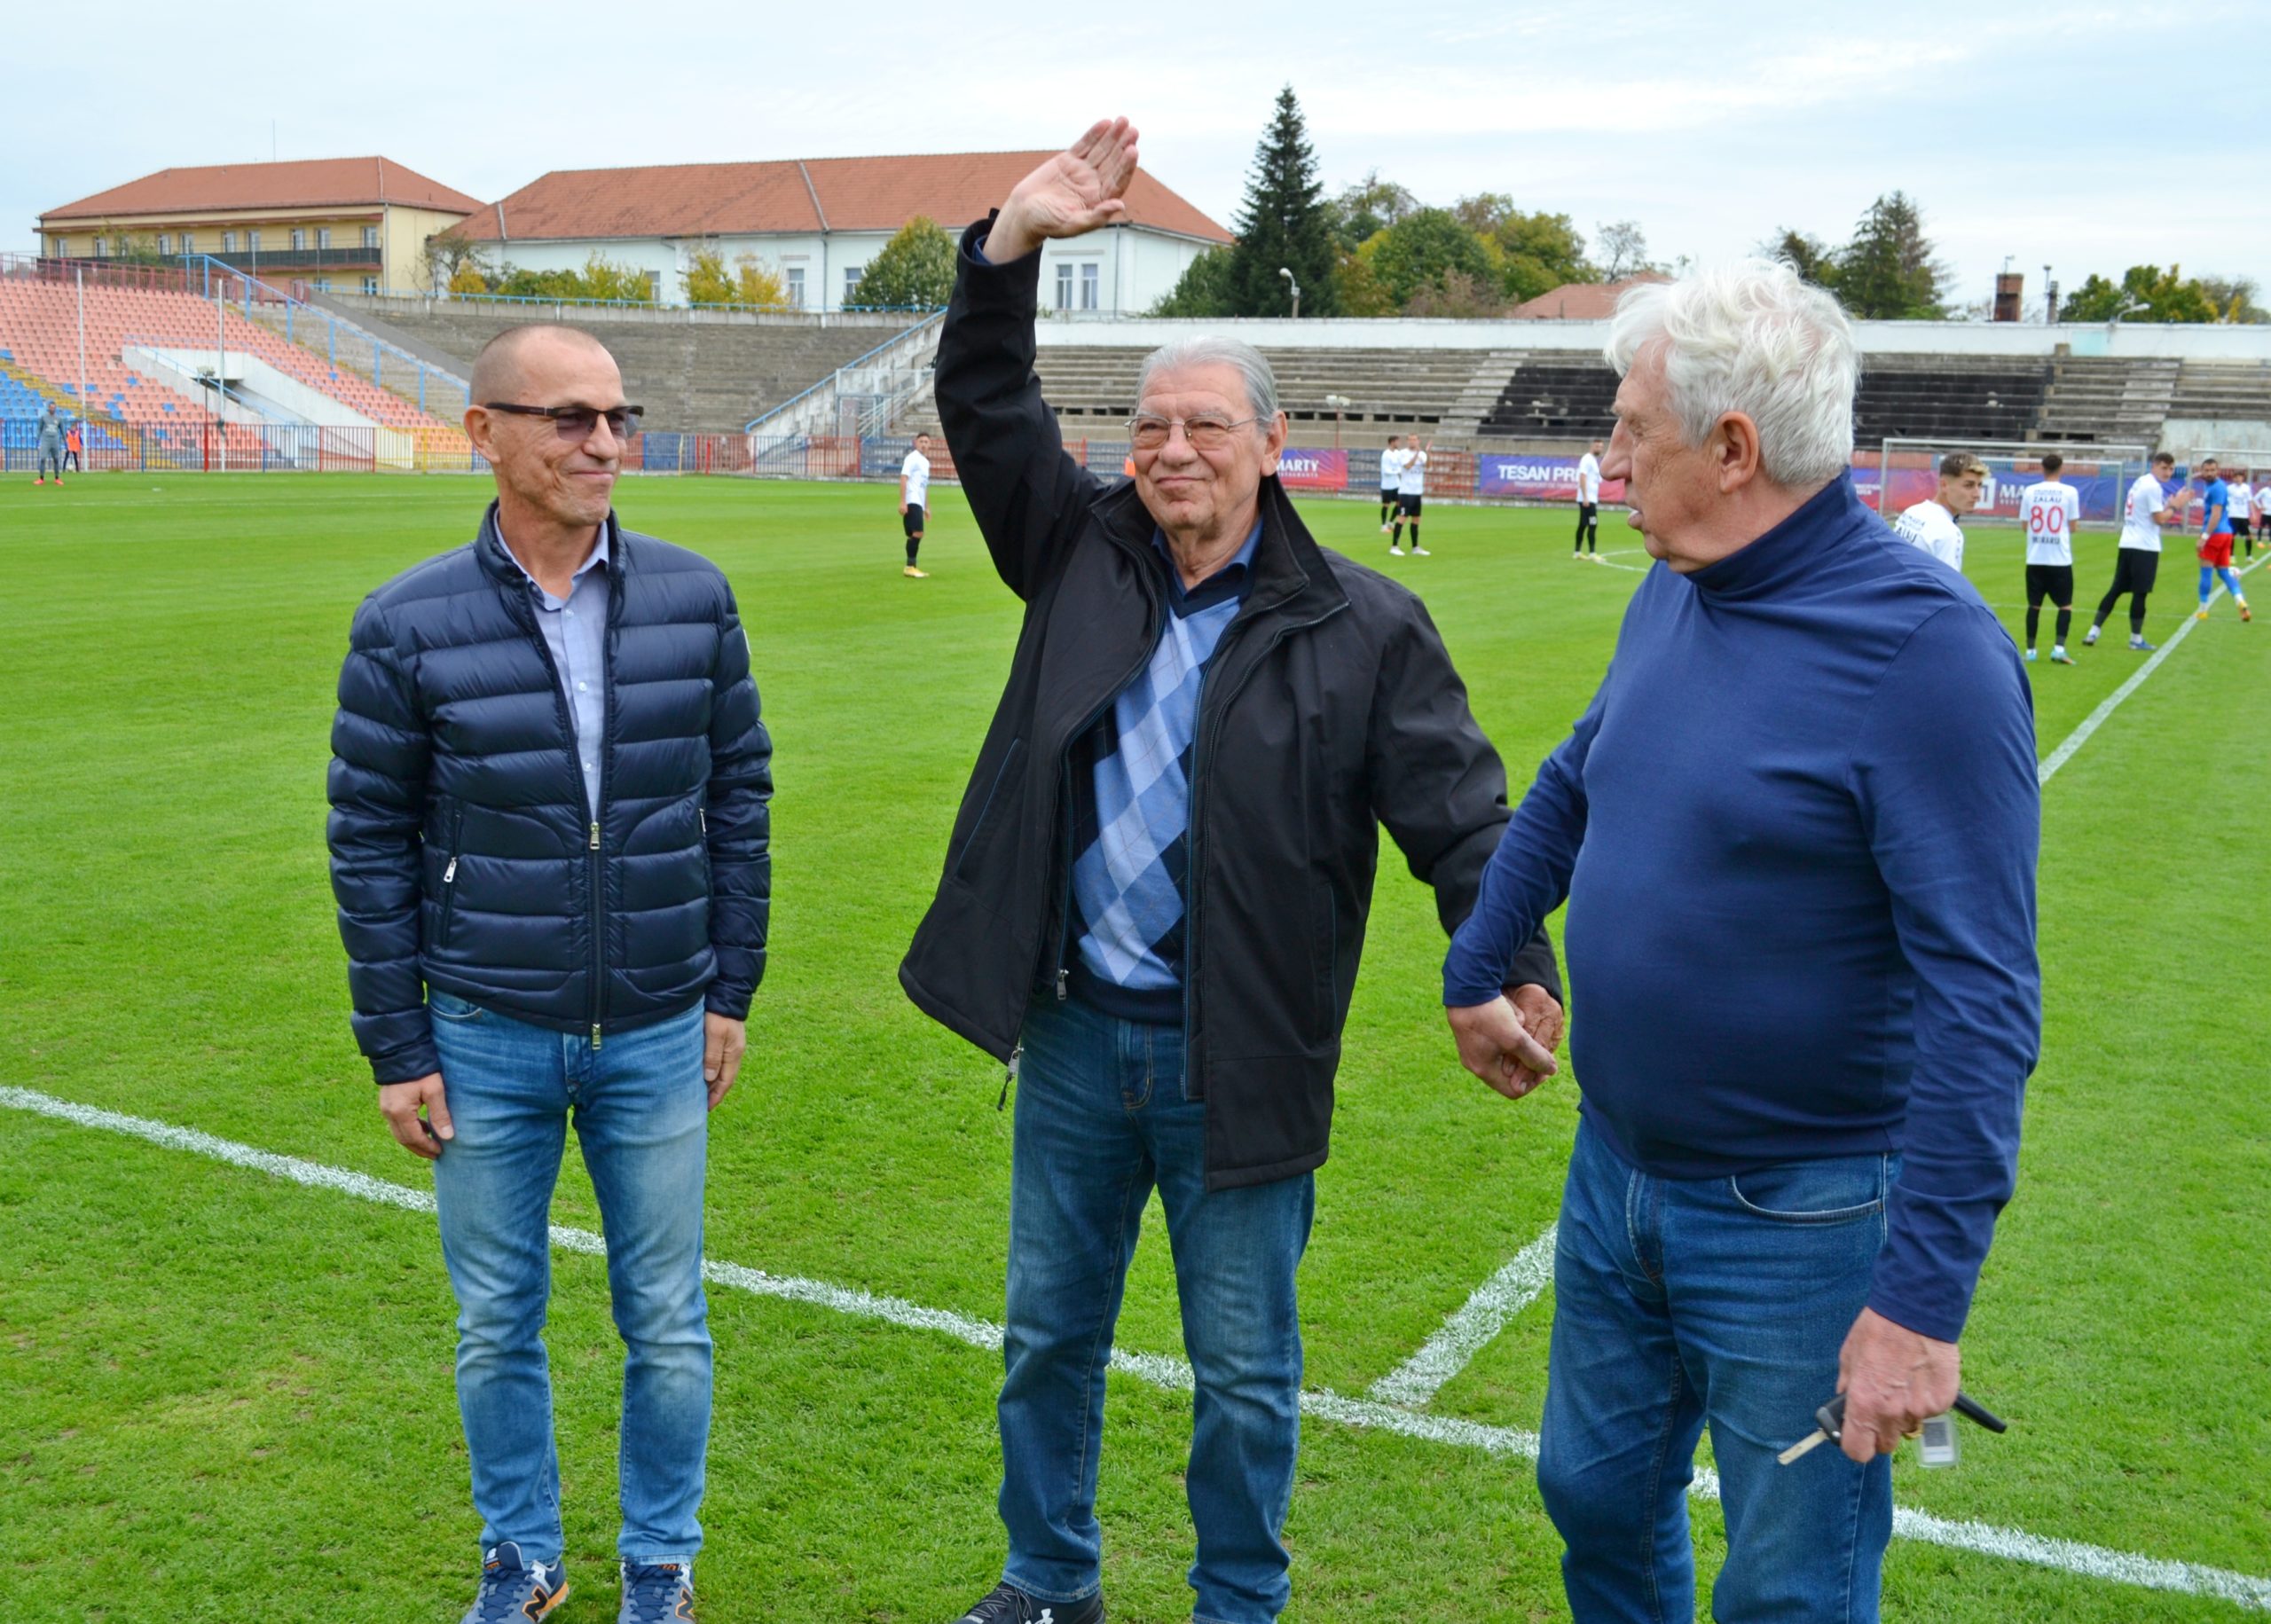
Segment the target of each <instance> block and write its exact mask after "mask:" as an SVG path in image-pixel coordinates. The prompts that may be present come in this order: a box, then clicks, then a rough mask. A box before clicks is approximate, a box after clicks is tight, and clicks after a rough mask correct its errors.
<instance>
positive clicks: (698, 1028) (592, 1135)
mask: <svg viewBox="0 0 2271 1624" xmlns="http://www.w3.org/2000/svg"><path fill="white" fill-rule="evenodd" d="M428 1008H429V1010H430V1011H431V1013H432V1016H433V1020H434V1041H435V1044H436V1047H438V1048H439V1049H440V1050H441V1055H442V1086H443V1088H444V1092H445V1094H446V1096H447V1099H448V1102H449V1108H450V1116H451V1118H452V1120H454V1122H455V1123H456V1125H457V1137H456V1138H455V1139H452V1140H451V1141H450V1142H449V1143H448V1144H447V1145H446V1146H445V1147H444V1149H443V1151H442V1156H441V1159H440V1160H439V1161H437V1162H436V1163H435V1164H434V1196H435V1199H436V1203H437V1204H438V1205H439V1207H440V1209H441V1222H442V1256H443V1258H444V1260H445V1261H446V1262H447V1263H448V1265H449V1270H450V1285H451V1288H452V1291H455V1292H456V1293H457V1299H458V1409H459V1412H460V1415H461V1416H463V1417H464V1420H465V1440H466V1450H467V1453H468V1455H470V1456H471V1458H472V1463H473V1503H474V1506H475V1509H476V1510H479V1511H480V1513H481V1518H482V1525H483V1526H482V1531H481V1540H482V1544H483V1547H487V1546H491V1545H494V1544H497V1543H498V1542H500V1541H504V1540H514V1541H517V1542H519V1543H520V1546H521V1549H522V1550H523V1552H524V1553H525V1554H526V1555H527V1556H528V1557H530V1560H533V1561H542V1562H550V1561H552V1560H554V1558H556V1557H558V1556H559V1555H560V1552H561V1547H562V1534H561V1528H560V1456H559V1452H558V1450H557V1448H556V1447H555V1446H554V1440H553V1435H552V1378H551V1375H550V1373H549V1371H548V1369H546V1361H545V1351H544V1318H545V1305H546V1299H547V1298H549V1297H550V1296H551V1294H552V1251H551V1243H550V1236H549V1225H550V1221H551V1210H552V1189H553V1186H554V1183H555V1182H556V1181H558V1179H559V1176H560V1153H561V1149H562V1146H563V1145H564V1144H565V1143H566V1139H567V1124H568V1118H569V1115H570V1112H572V1113H574V1116H575V1118H576V1138H577V1141H578V1142H579V1143H580V1144H581V1145H582V1146H583V1150H584V1164H585V1166H586V1167H588V1168H589V1169H590V1170H591V1175H592V1186H593V1189H594V1190H595V1191H596V1192H597V1193H598V1196H599V1202H600V1216H601V1226H602V1228H604V1229H605V1230H606V1233H607V1277H608V1290H609V1296H610V1298H611V1299H612V1301H613V1305H614V1310H615V1327H616V1330H617V1331H618V1332H619V1333H621V1335H622V1338H623V1344H624V1347H625V1357H624V1361H623V1429H622V1460H621V1467H620V1472H621V1495H622V1505H623V1532H622V1535H621V1537H620V1539H619V1541H618V1542H617V1548H618V1549H619V1550H620V1551H621V1553H622V1556H623V1557H624V1559H625V1561H630V1562H687V1563H690V1562H692V1561H693V1559H694V1555H695V1551H696V1550H698V1549H700V1548H701V1544H702V1525H701V1523H700V1522H698V1521H697V1520H695V1513H696V1511H697V1510H699V1508H700V1506H701V1503H702V1478H703V1455H704V1454H705V1452H706V1451H707V1449H708V1447H709V1440H710V1321H709V1308H708V1306H707V1304H706V1302H705V1301H704V1299H703V1293H702V1176H703V1158H704V1151H705V1149H706V1146H707V1143H708V1135H709V1098H708V1091H707V1089H706V1087H704V1085H703V1080H702V1043H703V1021H702V1009H701V1008H700V1006H698V1005H697V1006H696V1007H695V1008H692V1009H689V1010H688V1011H687V1012H686V1013H685V1014H684V1015H679V1016H672V1017H671V1018H670V1019H668V1020H665V1021H659V1022H656V1024H653V1025H651V1026H643V1027H640V1028H639V1029H637V1030H635V1031H633V1032H621V1033H617V1034H615V1035H613V1036H610V1037H609V1038H608V1039H607V1040H606V1041H605V1042H604V1043H603V1044H601V1045H600V1046H598V1047H593V1043H592V1040H591V1036H590V1034H589V1033H588V1032H553V1031H551V1030H549V1029H547V1028H546V1027H541V1026H531V1025H529V1024H526V1023H524V1022H521V1021H515V1020H510V1019H507V1017H506V1016H500V1015H497V1014H494V1013H492V1012H491V1011H489V1010H485V1009H480V1008H475V1006H473V1005H471V1004H469V1003H467V1002H466V1001H465V1000H463V999H460V998H456V997H452V995H451V994H449V993H446V992H435V993H433V994H432V995H431V997H430V998H429V1000H428Z"/></svg>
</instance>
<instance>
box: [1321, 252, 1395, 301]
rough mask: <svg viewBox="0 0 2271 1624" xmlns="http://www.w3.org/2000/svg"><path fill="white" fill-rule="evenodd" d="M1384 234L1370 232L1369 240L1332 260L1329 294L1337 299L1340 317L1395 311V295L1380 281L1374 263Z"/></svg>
mask: <svg viewBox="0 0 2271 1624" xmlns="http://www.w3.org/2000/svg"><path fill="white" fill-rule="evenodd" d="M1386 235H1387V233H1386V231H1376V232H1374V233H1373V234H1372V237H1371V240H1370V241H1367V242H1364V243H1363V244H1360V245H1359V246H1358V247H1356V248H1355V249H1354V250H1353V251H1351V252H1349V253H1347V254H1343V255H1341V256H1340V258H1339V259H1338V260H1336V261H1334V262H1333V266H1332V291H1333V296H1334V297H1335V298H1336V299H1338V300H1339V301H1340V313H1341V314H1342V315H1343V316H1393V315H1395V294H1392V293H1390V292H1389V291H1388V287H1387V283H1386V282H1383V281H1382V280H1380V273H1379V269H1378V267H1377V265H1376V263H1375V262H1376V261H1377V259H1378V258H1379V240H1380V239H1381V238H1382V237H1384V236H1386Z"/></svg>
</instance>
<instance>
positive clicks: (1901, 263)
mask: <svg viewBox="0 0 2271 1624" xmlns="http://www.w3.org/2000/svg"><path fill="white" fill-rule="evenodd" d="M1947 279H1948V273H1947V271H1946V269H1945V267H1944V266H1942V265H1941V264H1940V263H1939V262H1938V261H1937V260H1936V259H1934V258H1933V257H1932V243H1931V239H1929V238H1928V237H1926V236H1925V235H1924V211H1923V210H1922V209H1921V208H1918V207H1917V205H1916V203H1915V201H1914V200H1913V199H1912V198H1910V197H1909V195H1908V194H1907V193H1906V192H1886V193H1885V194H1884V195H1883V196H1882V197H1880V198H1879V199H1877V200H1876V201H1875V202H1874V203H1872V204H1870V205H1869V207H1868V209H1867V211H1866V213H1864V214H1863V215H1862V216H1861V218H1860V221H1859V223H1858V224H1857V225H1856V226H1855V227H1854V229H1853V240H1852V241H1851V242H1849V243H1847V244H1846V245H1845V247H1843V248H1842V249H1840V250H1839V251H1838V255H1837V280H1836V290H1837V297H1838V299H1839V300H1840V301H1841V302H1843V304H1844V306H1845V308H1846V310H1849V311H1851V313H1852V314H1853V315H1854V316H1856V317H1858V318H1860V319H1862V320H1864V321H1904V320H1918V319H1937V318H1939V317H1942V316H1945V314H1946V313H1947V310H1946V307H1945V303H1944V302H1943V299H1942V289H1943V288H1944V287H1945V285H1946V282H1947Z"/></svg>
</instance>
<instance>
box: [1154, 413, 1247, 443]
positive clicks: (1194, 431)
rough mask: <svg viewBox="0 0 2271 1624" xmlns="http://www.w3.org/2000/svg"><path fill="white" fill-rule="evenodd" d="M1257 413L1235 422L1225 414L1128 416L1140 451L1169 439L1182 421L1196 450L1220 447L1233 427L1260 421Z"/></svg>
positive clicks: (1188, 438) (1185, 435) (1227, 441)
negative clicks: (1178, 416) (1220, 415)
mask: <svg viewBox="0 0 2271 1624" xmlns="http://www.w3.org/2000/svg"><path fill="white" fill-rule="evenodd" d="M1260 421H1261V419H1260V418H1258V417H1242V418H1239V419H1238V420H1236V421H1235V422H1233V421H1232V420H1230V419H1229V418H1226V417H1212V416H1206V415H1201V416H1198V417H1185V418H1164V417H1131V418H1129V419H1128V441H1129V443H1131V444H1133V445H1134V446H1135V448H1136V450H1137V451H1158V450H1159V448H1160V447H1161V446H1163V445H1165V444H1166V443H1167V436H1168V435H1171V434H1173V433H1174V432H1175V425H1176V424H1177V423H1181V424H1182V425H1183V438H1184V439H1186V440H1188V441H1190V442H1191V450H1192V451H1221V450H1222V448H1223V447H1225V446H1227V445H1228V444H1230V431H1231V430H1232V429H1234V428H1246V426H1247V425H1248V424H1251V423H1259V422H1260Z"/></svg>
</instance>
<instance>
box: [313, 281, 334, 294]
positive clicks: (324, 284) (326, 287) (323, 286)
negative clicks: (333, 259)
mask: <svg viewBox="0 0 2271 1624" xmlns="http://www.w3.org/2000/svg"><path fill="white" fill-rule="evenodd" d="M330 291H331V279H330V278H329V277H318V278H317V279H316V292H318V293H319V294H327V293H329V292H330Z"/></svg>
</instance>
